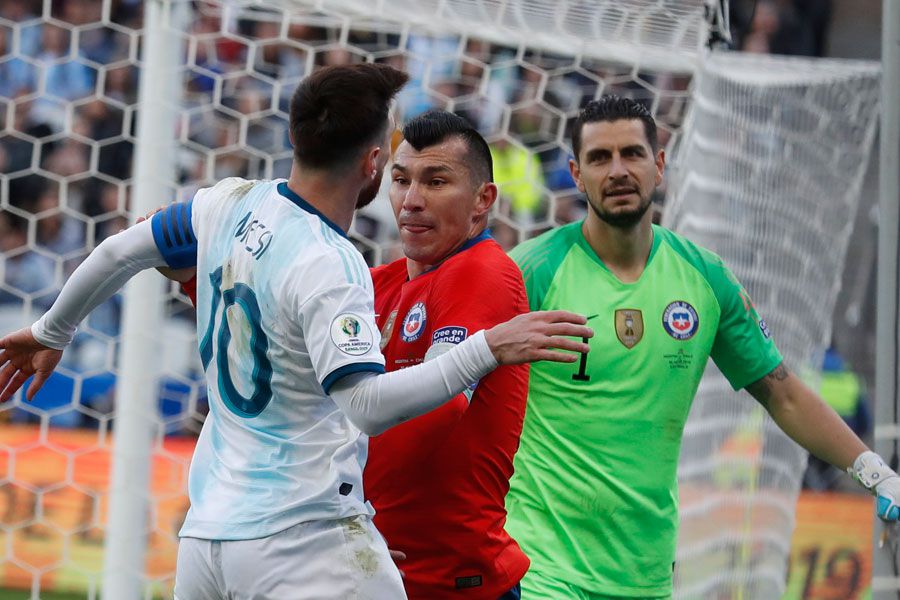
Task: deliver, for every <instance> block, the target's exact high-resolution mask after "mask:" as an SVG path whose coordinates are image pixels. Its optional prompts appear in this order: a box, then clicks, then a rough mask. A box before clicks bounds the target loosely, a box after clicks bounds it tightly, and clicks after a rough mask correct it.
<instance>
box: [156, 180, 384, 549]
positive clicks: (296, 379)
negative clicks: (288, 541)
mask: <svg viewBox="0 0 900 600" xmlns="http://www.w3.org/2000/svg"><path fill="white" fill-rule="evenodd" d="M152 224H153V235H154V239H155V241H156V244H157V246H158V247H159V249H160V251H161V252H162V254H163V256H164V257H165V258H166V260H167V262H168V263H169V265H170V266H172V267H175V268H178V267H185V266H189V265H193V264H196V266H197V337H198V342H199V347H200V355H201V358H202V361H203V365H204V368H205V369H206V377H207V383H208V388H209V416H208V417H207V419H206V422H205V423H204V424H203V430H202V432H201V433H200V438H199V440H198V441H197V447H196V449H195V451H194V457H193V460H192V462H191V471H190V485H189V495H190V500H191V508H190V510H189V512H188V514H187V518H186V519H185V522H184V526H183V527H182V529H181V533H180V535H181V536H182V537H197V538H204V539H216V540H235V539H252V538H259V537H263V536H266V535H270V534H273V533H276V532H278V531H281V530H284V529H286V528H288V527H291V526H293V525H295V524H297V523H299V522H303V521H310V520H315V519H334V518H341V517H347V516H351V515H356V514H372V510H371V507H370V506H369V505H368V504H366V503H365V501H364V498H363V488H362V470H363V467H364V465H365V461H366V452H367V438H366V436H365V435H363V434H361V433H360V431H359V430H358V429H357V428H356V427H354V426H353V425H352V424H351V423H350V421H349V420H348V419H347V417H346V416H345V415H344V413H343V412H342V411H341V410H340V409H339V408H338V407H337V406H336V405H335V404H334V402H333V401H332V400H331V398H330V397H329V396H328V390H329V389H330V387H331V385H332V384H333V383H334V382H335V381H337V380H338V379H340V378H341V377H343V376H344V375H347V374H349V373H353V372H359V371H374V372H380V373H383V372H384V357H383V356H382V355H381V352H380V350H379V339H380V335H379V332H378V329H377V328H376V326H375V321H374V312H373V310H374V309H373V288H372V279H371V276H370V275H369V270H368V268H367V266H366V264H365V262H364V261H363V258H362V256H361V255H360V254H359V252H358V251H357V250H356V249H355V248H354V247H353V245H352V244H351V243H350V241H349V240H347V238H346V237H345V235H344V232H343V231H341V229H340V228H339V227H337V226H336V225H335V224H334V223H332V222H330V221H329V220H328V219H327V218H326V217H325V216H323V215H322V214H320V213H319V212H318V211H317V210H316V209H315V208H313V207H312V206H311V205H310V204H308V203H307V202H305V201H304V200H303V199H302V198H300V197H299V196H298V195H297V194H295V193H294V192H292V191H291V190H290V189H289V188H288V187H287V183H286V182H284V181H247V180H244V179H237V178H232V179H226V180H223V181H222V182H220V183H219V184H217V185H216V186H214V187H212V188H207V189H203V190H200V191H199V192H197V194H196V195H195V196H194V199H193V201H192V202H191V203H189V204H173V205H171V206H169V207H168V208H166V209H165V210H163V211H162V212H160V213H157V214H156V215H155V216H154V217H153V223H152Z"/></svg>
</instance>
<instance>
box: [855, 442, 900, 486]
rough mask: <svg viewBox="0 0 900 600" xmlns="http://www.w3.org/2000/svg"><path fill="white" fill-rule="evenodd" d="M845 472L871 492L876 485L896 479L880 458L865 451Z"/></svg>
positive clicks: (891, 470) (892, 471)
mask: <svg viewBox="0 0 900 600" xmlns="http://www.w3.org/2000/svg"><path fill="white" fill-rule="evenodd" d="M847 472H848V473H850V476H851V477H853V479H855V480H856V481H858V482H859V484H860V485H862V486H863V487H864V488H866V489H867V490H873V489H874V488H875V486H876V485H878V484H879V483H881V482H882V481H884V480H885V479H890V478H891V477H896V476H897V474H896V473H895V472H894V470H893V469H891V468H890V467H889V466H887V465H886V464H885V462H884V460H882V458H881V457H880V456H878V455H877V454H875V453H874V452H872V451H871V450H867V451H865V452H863V453H862V454H860V455H859V456H857V457H856V460H855V461H853V466H852V467H847Z"/></svg>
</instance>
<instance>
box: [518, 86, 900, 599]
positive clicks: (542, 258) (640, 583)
mask: <svg viewBox="0 0 900 600" xmlns="http://www.w3.org/2000/svg"><path fill="white" fill-rule="evenodd" d="M572 149H573V151H574V153H575V159H574V160H572V161H570V169H571V172H572V176H573V178H574V179H575V181H576V183H577V185H578V189H579V190H581V191H582V192H584V194H585V195H586V196H587V200H588V203H589V205H590V210H589V211H588V214H587V218H586V219H585V220H584V221H583V222H581V223H572V224H570V225H567V226H564V227H560V228H558V229H555V230H553V231H550V232H548V233H546V234H544V235H542V236H540V237H538V238H535V239H533V240H530V241H528V242H525V243H523V244H522V245H520V246H519V247H517V248H516V249H515V250H514V251H513V252H512V257H513V259H514V260H515V261H516V262H517V263H518V264H519V266H520V267H521V269H522V272H523V275H524V279H525V286H526V289H527V291H528V296H529V303H530V306H531V309H532V310H554V309H565V310H570V311H574V312H577V313H582V314H586V315H593V318H591V319H590V320H589V321H588V324H589V325H590V326H591V327H593V329H594V337H593V338H591V340H590V342H589V343H590V347H591V352H590V354H589V355H584V356H582V358H581V361H580V362H578V363H574V364H563V363H537V364H535V365H532V367H531V380H530V384H529V396H528V409H527V413H526V417H525V425H524V429H523V431H522V437H521V445H520V447H519V452H518V453H517V454H516V458H515V475H514V477H513V479H512V481H511V482H510V485H511V488H510V492H509V496H508V497H507V510H508V511H509V520H508V523H507V530H508V531H509V532H510V533H511V534H512V536H513V537H514V538H515V539H516V540H518V541H519V543H520V544H521V546H522V548H523V549H524V550H525V552H526V554H528V556H529V557H530V558H531V565H532V566H531V570H530V571H529V573H528V575H526V577H525V579H524V580H523V582H522V596H523V598H524V597H528V598H541V599H554V600H556V599H566V600H568V599H596V598H603V599H607V598H666V597H669V596H670V595H671V593H672V572H673V561H674V560H675V539H676V532H677V529H678V500H677V499H678V494H677V484H676V467H677V464H678V454H679V449H680V446H681V438H682V433H683V430H684V424H685V420H686V419H687V415H688V410H689V409H690V406H691V402H692V400H693V398H694V393H695V392H696V390H697V386H698V385H699V382H700V377H701V376H702V374H703V370H704V368H705V366H706V363H707V358H708V357H712V358H713V360H714V361H715V362H716V364H717V365H718V367H719V368H720V369H721V371H722V372H723V373H724V374H725V376H726V377H727V378H728V380H729V382H730V383H731V385H732V386H733V387H734V388H735V389H740V388H746V389H747V391H749V392H750V393H751V394H752V395H753V396H754V397H755V398H756V399H757V400H758V401H759V402H760V403H761V404H762V405H763V406H764V407H765V408H766V410H767V411H768V412H769V414H770V415H771V416H772V418H773V419H774V420H775V422H776V423H777V424H778V425H779V427H781V429H783V430H784V431H785V433H787V434H788V435H789V436H790V437H791V438H793V439H794V440H795V441H796V442H797V443H799V444H800V445H801V446H803V447H804V448H806V449H807V450H809V451H810V452H811V453H812V454H814V455H816V456H818V457H819V458H821V459H823V460H826V461H828V462H829V463H831V464H833V465H836V466H838V467H840V468H847V469H848V470H849V471H850V472H851V474H852V475H853V476H854V477H856V479H857V480H858V481H860V483H862V484H863V485H864V486H865V487H866V488H868V489H869V490H872V491H873V493H875V494H876V495H877V496H878V502H877V512H878V515H879V516H881V517H882V518H883V519H888V520H896V519H897V517H898V513H900V508H898V507H897V504H898V497H900V478H898V477H897V475H896V473H894V472H893V471H892V470H891V469H889V468H888V467H887V466H885V464H884V462H883V461H882V460H881V459H880V458H879V457H878V456H877V455H876V454H874V453H873V452H870V451H868V449H867V448H866V447H865V445H863V443H862V442H861V441H860V440H859V438H857V437H856V435H854V434H853V432H852V431H850V429H849V428H848V427H847V426H846V425H845V424H844V422H843V421H842V420H841V418H840V417H838V416H837V414H835V413H834V411H832V410H831V409H830V408H829V407H828V406H827V405H826V404H824V403H823V402H822V401H821V400H820V398H819V397H818V396H817V395H816V394H815V393H814V392H812V391H811V390H810V389H809V388H807V387H806V386H805V385H804V384H803V383H802V382H801V381H800V379H798V378H797V377H796V376H794V374H792V373H791V372H790V371H788V369H787V368H786V367H785V365H784V364H783V363H782V357H781V354H779V352H778V349H777V348H776V347H775V344H774V343H773V341H772V339H771V337H770V333H769V329H768V327H767V326H766V323H765V321H763V320H762V319H761V318H760V316H759V315H758V314H757V312H756V309H755V308H754V306H753V304H752V303H751V301H750V298H749V297H748V295H747V292H746V291H745V290H744V289H743V287H741V285H740V283H738V282H737V280H736V279H735V278H734V276H733V275H732V274H731V272H730V271H729V270H728V268H727V267H726V266H725V265H724V264H723V263H722V260H721V259H720V258H719V257H718V256H716V255H715V254H713V253H712V252H709V251H707V250H705V249H703V248H700V247H698V246H696V245H694V244H692V243H691V242H689V241H688V240H686V239H684V238H683V237H681V236H679V235H676V234H675V233H673V232H671V231H668V230H666V229H663V228H661V227H657V226H655V225H652V224H651V219H650V217H651V214H650V212H648V210H647V209H648V207H649V205H650V195H651V193H652V192H653V190H654V189H655V188H656V186H658V185H659V184H660V182H661V181H662V176H663V167H664V165H665V154H664V152H663V150H662V149H661V148H659V146H658V143H657V138H656V124H655V123H654V121H653V118H652V116H651V115H650V113H649V112H648V111H647V109H646V108H644V107H643V106H641V105H640V104H638V103H636V102H634V101H632V100H628V99H623V98H617V97H614V96H608V97H604V98H602V99H601V100H599V101H595V102H591V103H590V104H589V105H588V106H587V107H586V108H585V109H584V111H582V113H581V114H580V115H579V117H578V119H577V120H576V121H575V125H574V128H573V132H572Z"/></svg>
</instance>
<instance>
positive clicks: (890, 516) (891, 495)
mask: <svg viewBox="0 0 900 600" xmlns="http://www.w3.org/2000/svg"><path fill="white" fill-rule="evenodd" d="M747 391H748V392H750V394H752V395H753V397H754V398H756V400H757V401H759V403H760V404H762V405H763V406H764V407H765V408H766V410H767V411H769V414H770V415H772V419H774V420H775V422H776V423H777V424H778V426H779V427H781V429H782V430H783V431H784V432H785V433H786V434H788V435H789V436H790V437H791V439H793V440H794V441H795V442H797V443H798V444H800V445H801V446H803V447H804V448H806V449H807V450H808V451H809V452H810V453H811V454H813V455H815V456H817V457H819V458H821V459H822V460H824V461H826V462H828V463H831V464H832V465H834V466H835V467H838V468H839V469H846V470H847V471H848V472H849V473H850V475H852V476H853V478H854V479H856V480H857V482H859V483H860V484H861V485H862V486H863V487H865V488H866V489H868V490H869V491H871V492H872V493H873V494H875V495H876V496H878V502H877V506H876V511H877V513H878V516H879V517H881V518H882V519H885V520H889V521H896V520H897V519H898V518H900V477H898V476H897V474H896V473H895V472H894V471H893V469H891V468H889V467H888V466H887V465H886V464H885V462H884V461H883V460H882V459H881V457H880V456H878V455H877V454H875V453H874V452H872V451H870V450H869V449H868V448H867V447H866V445H865V444H863V442H862V440H860V439H859V437H857V436H856V434H855V433H853V431H852V430H851V429H850V428H849V427H848V426H847V424H846V423H844V420H843V419H841V417H840V416H838V414H837V413H836V412H834V410H833V409H832V408H831V407H830V406H828V405H827V404H826V403H825V402H824V401H823V400H822V399H821V398H820V397H819V396H818V394H816V393H815V392H814V391H812V390H811V389H809V388H808V387H807V386H806V384H804V383H803V382H802V381H801V380H800V378H798V377H796V376H795V375H794V374H793V373H791V372H790V371H788V369H787V367H785V366H784V364H783V363H782V364H780V365H778V366H777V367H776V368H775V369H773V370H772V372H771V373H769V374H768V375H766V376H765V377H763V378H761V379H759V380H758V381H756V382H754V383H752V384H750V385H748V386H747Z"/></svg>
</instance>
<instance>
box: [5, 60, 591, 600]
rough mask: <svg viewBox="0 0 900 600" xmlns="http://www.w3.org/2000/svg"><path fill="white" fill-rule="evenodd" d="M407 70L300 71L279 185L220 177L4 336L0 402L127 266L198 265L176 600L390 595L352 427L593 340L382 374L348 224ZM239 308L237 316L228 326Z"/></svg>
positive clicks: (566, 329) (127, 274) (544, 316)
mask: <svg viewBox="0 0 900 600" xmlns="http://www.w3.org/2000/svg"><path fill="white" fill-rule="evenodd" d="M406 80H407V77H406V75H405V74H403V73H401V72H399V71H396V70H394V69H391V68H390V67H384V66H380V65H373V64H365V65H354V66H353V67H333V68H329V69H322V70H321V71H319V72H317V73H315V74H313V75H311V76H310V77H308V78H306V79H304V81H303V83H302V84H301V85H300V86H299V87H298V88H297V91H296V92H295V95H294V98H293V100H292V102H291V115H290V122H291V124H292V129H291V131H292V133H291V136H292V139H293V140H295V142H296V145H295V148H294V157H295V158H294V169H293V170H292V172H291V177H290V179H289V180H288V181H275V182H271V181H262V182H259V181H257V182H253V181H247V180H243V179H227V180H224V181H222V182H220V183H218V184H217V185H216V186H214V187H212V188H207V189H206V190H202V191H201V192H199V193H198V194H196V195H195V197H194V200H193V201H192V203H190V204H181V203H176V204H173V205H170V206H169V207H168V208H167V209H165V210H164V211H162V212H160V213H158V214H157V215H155V216H154V217H153V219H152V220H151V221H149V222H147V223H141V224H138V225H137V226H135V227H133V228H130V229H128V230H126V231H124V232H122V233H120V234H119V235H116V236H112V237H111V238H109V239H108V240H106V241H105V242H104V243H103V244H101V245H100V246H99V247H98V248H97V249H96V250H95V251H94V252H93V253H92V254H91V256H90V257H89V258H88V259H87V260H86V261H85V262H84V263H82V265H81V266H80V267H79V268H78V269H77V270H76V271H75V273H73V275H72V277H71V278H70V279H69V280H68V282H67V283H66V285H65V286H64V287H63V290H62V292H61V294H60V299H59V300H58V301H57V302H56V303H55V304H54V305H53V307H52V309H51V310H50V311H49V312H48V313H47V314H46V315H45V316H44V317H42V318H41V319H40V320H39V321H38V322H37V323H36V324H35V325H34V326H33V328H31V327H29V328H25V329H22V330H20V331H18V332H15V333H13V334H10V335H8V336H6V337H5V338H3V339H2V340H0V361H2V362H0V390H2V391H0V402H3V401H6V400H9V399H10V398H11V397H12V395H13V394H14V393H15V392H16V391H17V389H18V388H19V387H21V386H22V385H23V384H24V383H25V381H26V380H27V379H28V378H29V377H31V376H34V379H33V381H32V383H31V385H30V386H29V389H28V392H27V397H28V398H29V399H31V398H33V396H34V394H35V393H36V392H37V390H38V389H40V387H41V385H43V384H44V383H45V382H46V381H47V379H48V377H49V376H50V374H51V373H52V371H53V369H54V368H55V366H56V365H57V363H58V362H59V360H60V357H61V355H62V348H64V347H65V346H66V345H67V344H68V343H69V342H70V341H71V339H72V335H73V333H74V329H75V325H76V324H77V323H79V322H80V321H81V319H82V318H84V316H85V315H87V314H88V313H89V312H90V311H91V309H92V308H93V307H94V306H96V305H97V304H98V303H99V302H101V301H102V300H104V299H105V298H108V297H110V296H111V295H112V294H113V293H114V292H115V291H116V290H117V289H118V288H119V287H121V286H122V285H123V284H124V283H125V282H126V281H127V280H128V279H130V278H131V277H132V276H133V275H134V274H136V273H137V272H139V271H140V270H142V269H146V268H151V267H161V266H168V267H170V268H181V267H192V266H197V265H198V263H199V264H200V265H201V266H202V267H203V268H204V275H206V274H207V273H208V274H209V275H210V276H208V277H205V278H201V279H200V280H199V281H198V288H199V290H198V292H199V293H198V296H199V298H200V301H201V303H204V304H206V306H203V307H202V308H201V309H200V310H201V312H200V318H199V319H198V333H202V335H200V336H199V337H200V339H201V344H200V346H201V358H202V360H203V363H204V367H205V369H206V372H207V380H208V383H209V388H208V389H209V392H210V405H211V412H210V418H208V419H207V420H206V421H205V423H204V426H203V432H202V433H201V436H200V439H199V442H198V444H197V447H196V450H195V454H194V459H193V461H192V468H191V475H190V486H189V487H190V495H191V500H192V503H191V508H190V511H189V512H188V515H187V517H186V519H185V523H184V525H183V527H182V530H181V532H180V536H181V544H180V546H179V558H178V569H177V573H176V583H175V596H176V597H182V598H199V597H211V598H219V597H241V598H244V597H272V598H310V599H312V598H315V599H317V600H319V599H327V598H334V599H335V600H343V599H345V598H348V597H356V596H366V597H370V598H376V599H377V598H383V599H385V600H389V599H394V598H402V597H403V596H404V592H403V587H402V582H401V580H400V577H399V573H398V572H397V570H396V568H394V567H393V566H392V565H391V564H390V556H389V554H388V551H387V547H386V546H385V544H384V541H383V539H382V538H381V536H380V535H379V534H378V532H377V530H376V529H375V528H374V526H372V525H371V515H372V511H371V509H370V508H369V506H368V505H367V504H366V503H365V500H364V498H363V487H362V479H361V477H362V467H363V462H364V457H365V454H366V439H365V436H364V435H362V434H363V433H364V434H367V435H375V434H377V433H381V432H383V431H384V430H386V429H387V428H389V427H391V426H394V425H398V424H400V423H402V422H404V421H406V420H408V419H410V418H413V417H415V416H418V415H420V414H424V413H425V412H428V411H430V410H432V409H434V408H437V407H438V406H441V405H442V404H444V403H445V402H447V401H448V400H450V399H452V398H454V397H455V396H456V395H457V394H459V393H462V392H463V391H464V390H465V389H466V388H467V387H468V386H469V385H471V384H472V383H473V382H476V381H478V380H479V379H480V378H482V377H485V376H487V375H488V374H489V373H490V372H491V371H492V370H493V369H494V368H495V367H497V366H498V364H519V363H522V362H528V361H530V360H559V361H562V362H572V360H573V359H574V358H575V357H574V356H573V355H572V354H571V353H566V352H557V351H554V350H553V348H560V349H563V350H569V351H576V352H578V351H580V352H587V346H586V344H584V343H580V342H578V341H574V340H571V339H568V337H567V336H576V337H581V336H587V337H589V336H590V335H592V333H591V331H590V330H589V329H588V328H587V327H584V326H583V325H578V323H580V322H583V321H584V319H583V318H582V317H579V316H578V315H575V314H572V313H565V312H553V313H539V314H536V313H527V314H523V315H518V316H517V317H514V318H513V319H511V320H510V321H508V322H506V323H503V324H500V325H497V326H495V327H492V328H491V329H489V330H487V331H480V332H477V333H474V334H473V335H472V336H470V337H469V338H468V339H466V340H465V341H463V342H461V343H460V344H458V345H455V346H454V347H453V349H450V350H448V352H447V353H446V355H444V356H440V357H437V358H436V359H435V360H433V361H429V362H427V363H424V364H420V365H415V366H413V367H410V368H409V369H404V370H402V371H399V372H393V373H385V372H384V358H383V356H382V355H381V353H380V351H379V349H378V347H377V346H376V343H377V340H378V336H377V332H376V330H375V324H374V312H373V310H372V302H373V299H372V292H371V277H370V276H369V275H368V271H367V270H366V268H365V264H364V263H363V261H362V257H361V256H360V255H359V253H357V252H356V251H355V250H354V249H353V246H352V245H351V244H350V242H349V241H347V240H346V238H345V233H344V231H345V230H346V229H347V228H348V227H349V225H350V222H351V219H352V216H353V213H354V211H355V209H356V208H357V207H359V206H363V205H365V204H367V203H368V202H370V201H371V200H372V199H374V197H375V194H376V192H377V189H378V184H379V183H380V176H381V174H382V170H383V168H384V165H385V163H386V160H387V155H388V153H387V152H386V151H383V150H382V149H383V148H387V147H388V146H389V144H390V134H391V133H392V127H390V125H391V124H392V122H391V120H390V118H389V116H388V109H389V104H390V102H391V100H392V98H393V96H394V95H395V93H396V91H397V90H398V89H399V88H400V87H401V86H402V85H403V84H404V83H405V82H406ZM222 288H225V289H222ZM206 301H208V304H207V303H206ZM233 305H237V306H239V307H241V309H242V311H243V312H244V315H245V317H246V321H243V323H245V324H246V327H243V326H242V327H240V328H235V329H232V326H231V325H230V322H231V318H230V317H227V318H226V313H228V310H227V309H228V308H229V307H230V306H233ZM216 321H218V323H219V326H218V330H219V334H218V335H213V333H214V332H215V330H216V329H217V328H216ZM42 342H46V343H42ZM231 344H233V346H232V347H237V348H240V347H243V348H245V350H244V351H243V352H241V351H238V352H235V353H232V352H230V351H229V345H231ZM236 379H237V381H238V383H235V380H236ZM238 385H240V389H242V390H248V391H249V389H252V392H249V393H250V396H249V397H245V396H243V395H242V392H240V391H238V387H237V386H238ZM251 417H252V419H253V420H252V421H250V418H251ZM222 541H226V542H229V543H228V544H222V543H221V542H222ZM214 555H215V556H217V558H215V559H210V558H209V557H210V556H214ZM362 557H364V558H362ZM361 560H362V561H363V563H364V564H361V563H360V561H361Z"/></svg>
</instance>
